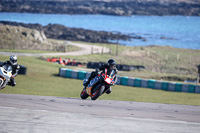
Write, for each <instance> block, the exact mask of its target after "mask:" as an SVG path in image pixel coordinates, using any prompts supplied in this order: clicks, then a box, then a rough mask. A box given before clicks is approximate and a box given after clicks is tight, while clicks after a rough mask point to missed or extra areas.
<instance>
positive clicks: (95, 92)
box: [91, 86, 105, 100]
mask: <svg viewBox="0 0 200 133" xmlns="http://www.w3.org/2000/svg"><path fill="white" fill-rule="evenodd" d="M104 89H105V86H101V87H99V88H98V89H97V90H96V91H94V92H93V93H92V96H91V99H92V100H96V99H97V98H98V97H99V96H101V95H102V94H103V91H104Z"/></svg>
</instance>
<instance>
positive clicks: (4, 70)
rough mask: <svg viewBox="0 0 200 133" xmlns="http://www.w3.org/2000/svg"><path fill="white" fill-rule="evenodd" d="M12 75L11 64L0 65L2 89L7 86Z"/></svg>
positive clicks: (0, 85)
mask: <svg viewBox="0 0 200 133" xmlns="http://www.w3.org/2000/svg"><path fill="white" fill-rule="evenodd" d="M11 76H12V67H11V66H10V65H7V64H6V65H3V66H2V67H0V90H1V89H3V88H5V87H6V85H7V83H8V82H9V81H10V77H11Z"/></svg>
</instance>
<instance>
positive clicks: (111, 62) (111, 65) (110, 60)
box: [108, 59, 116, 68]
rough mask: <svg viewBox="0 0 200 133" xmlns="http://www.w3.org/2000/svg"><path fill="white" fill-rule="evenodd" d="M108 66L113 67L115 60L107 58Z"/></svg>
mask: <svg viewBox="0 0 200 133" xmlns="http://www.w3.org/2000/svg"><path fill="white" fill-rule="evenodd" d="M108 66H109V67H110V68H114V67H115V66H116V62H115V60H113V59H109V60H108Z"/></svg>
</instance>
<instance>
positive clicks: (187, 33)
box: [0, 13, 200, 49]
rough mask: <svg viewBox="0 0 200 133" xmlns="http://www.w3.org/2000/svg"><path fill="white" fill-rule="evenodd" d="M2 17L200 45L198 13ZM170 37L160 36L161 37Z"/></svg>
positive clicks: (154, 42)
mask: <svg viewBox="0 0 200 133" xmlns="http://www.w3.org/2000/svg"><path fill="white" fill-rule="evenodd" d="M0 21H15V22H23V23H39V24H41V25H43V26H45V25H48V24H50V23H51V24H62V25H65V26H67V27H74V28H84V29H91V30H97V31H111V32H121V33H124V34H135V35H138V36H142V37H145V38H146V39H147V41H142V40H138V39H134V40H131V41H119V43H121V44H124V45H129V46H140V45H142V46H146V45H169V46H173V47H176V48H186V49H200V17H195V16H132V17H122V16H109V15H62V14H31V13H0ZM163 37H165V38H168V39H161V38H163Z"/></svg>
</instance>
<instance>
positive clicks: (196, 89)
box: [59, 68, 200, 93]
mask: <svg viewBox="0 0 200 133" xmlns="http://www.w3.org/2000/svg"><path fill="white" fill-rule="evenodd" d="M90 74H91V73H90V72H86V71H78V70H72V69H68V68H60V69H59V75H60V77H64V78H72V79H79V80H83V79H85V78H89V76H90ZM116 84H117V85H124V86H132V87H141V88H150V89H157V90H164V91H174V92H187V93H200V85H194V84H183V83H176V82H167V81H157V80H154V79H141V78H133V77H127V76H117V82H116Z"/></svg>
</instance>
